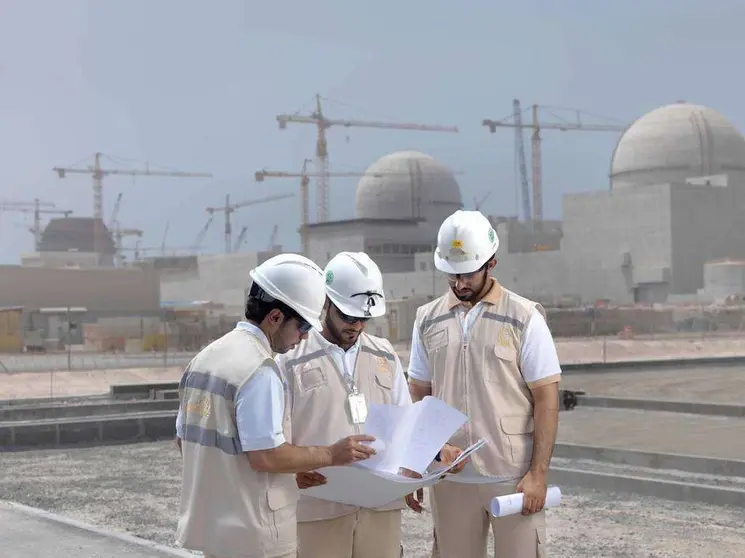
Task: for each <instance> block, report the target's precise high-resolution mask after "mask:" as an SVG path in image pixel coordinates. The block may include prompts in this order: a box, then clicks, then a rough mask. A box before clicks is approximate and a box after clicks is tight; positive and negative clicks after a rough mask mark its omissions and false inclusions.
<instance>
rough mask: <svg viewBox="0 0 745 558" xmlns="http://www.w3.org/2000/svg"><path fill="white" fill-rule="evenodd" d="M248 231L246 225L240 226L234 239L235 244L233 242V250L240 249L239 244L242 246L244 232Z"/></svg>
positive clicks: (244, 238)
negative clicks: (239, 230)
mask: <svg viewBox="0 0 745 558" xmlns="http://www.w3.org/2000/svg"><path fill="white" fill-rule="evenodd" d="M247 233H248V227H247V226H245V225H244V226H243V227H242V228H241V232H239V233H238V238H236V239H235V244H233V252H237V251H238V250H240V248H241V246H243V241H244V240H246V234H247Z"/></svg>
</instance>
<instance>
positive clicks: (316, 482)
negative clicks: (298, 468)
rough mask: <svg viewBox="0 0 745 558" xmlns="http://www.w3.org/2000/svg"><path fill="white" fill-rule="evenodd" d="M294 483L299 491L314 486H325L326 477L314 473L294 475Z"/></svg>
mask: <svg viewBox="0 0 745 558" xmlns="http://www.w3.org/2000/svg"><path fill="white" fill-rule="evenodd" d="M295 481H296V482H297V487H298V488H299V489H301V490H302V489H304V488H313V487H314V486H321V485H322V484H326V477H324V476H323V475H322V474H321V473H317V472H316V471H308V472H307V473H298V474H297V475H295Z"/></svg>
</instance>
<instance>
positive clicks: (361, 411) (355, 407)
mask: <svg viewBox="0 0 745 558" xmlns="http://www.w3.org/2000/svg"><path fill="white" fill-rule="evenodd" d="M347 402H348V404H349V414H350V416H351V417H352V422H353V423H354V424H364V422H365V421H366V420H367V400H366V399H365V394H364V393H357V391H356V390H355V391H354V392H353V393H350V394H349V397H347Z"/></svg>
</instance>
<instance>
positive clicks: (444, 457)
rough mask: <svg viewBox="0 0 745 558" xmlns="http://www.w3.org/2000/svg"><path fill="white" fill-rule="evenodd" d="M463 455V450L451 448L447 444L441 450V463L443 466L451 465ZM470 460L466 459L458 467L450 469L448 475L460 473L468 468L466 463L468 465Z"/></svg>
mask: <svg viewBox="0 0 745 558" xmlns="http://www.w3.org/2000/svg"><path fill="white" fill-rule="evenodd" d="M461 453H463V450H462V449H460V448H456V447H455V446H451V445H450V444H445V445H444V446H442V449H441V450H440V463H442V464H443V465H450V464H451V463H452V462H453V461H455V460H456V459H458V456H459V455H460V454H461ZM468 459H469V458H466V459H464V460H463V461H462V462H461V463H458V465H456V466H455V467H453V468H452V469H450V470H449V471H448V473H453V474H455V473H460V472H461V471H462V470H463V468H464V467H465V466H466V463H468Z"/></svg>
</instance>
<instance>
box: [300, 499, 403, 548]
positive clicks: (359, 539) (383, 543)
mask: <svg viewBox="0 0 745 558" xmlns="http://www.w3.org/2000/svg"><path fill="white" fill-rule="evenodd" d="M297 537H298V552H297V555H298V558H400V556H401V510H392V511H374V510H367V509H361V510H359V511H357V512H355V513H350V514H347V515H343V516H341V517H335V518H333V519H323V520H320V521H303V522H299V523H298V524H297Z"/></svg>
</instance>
